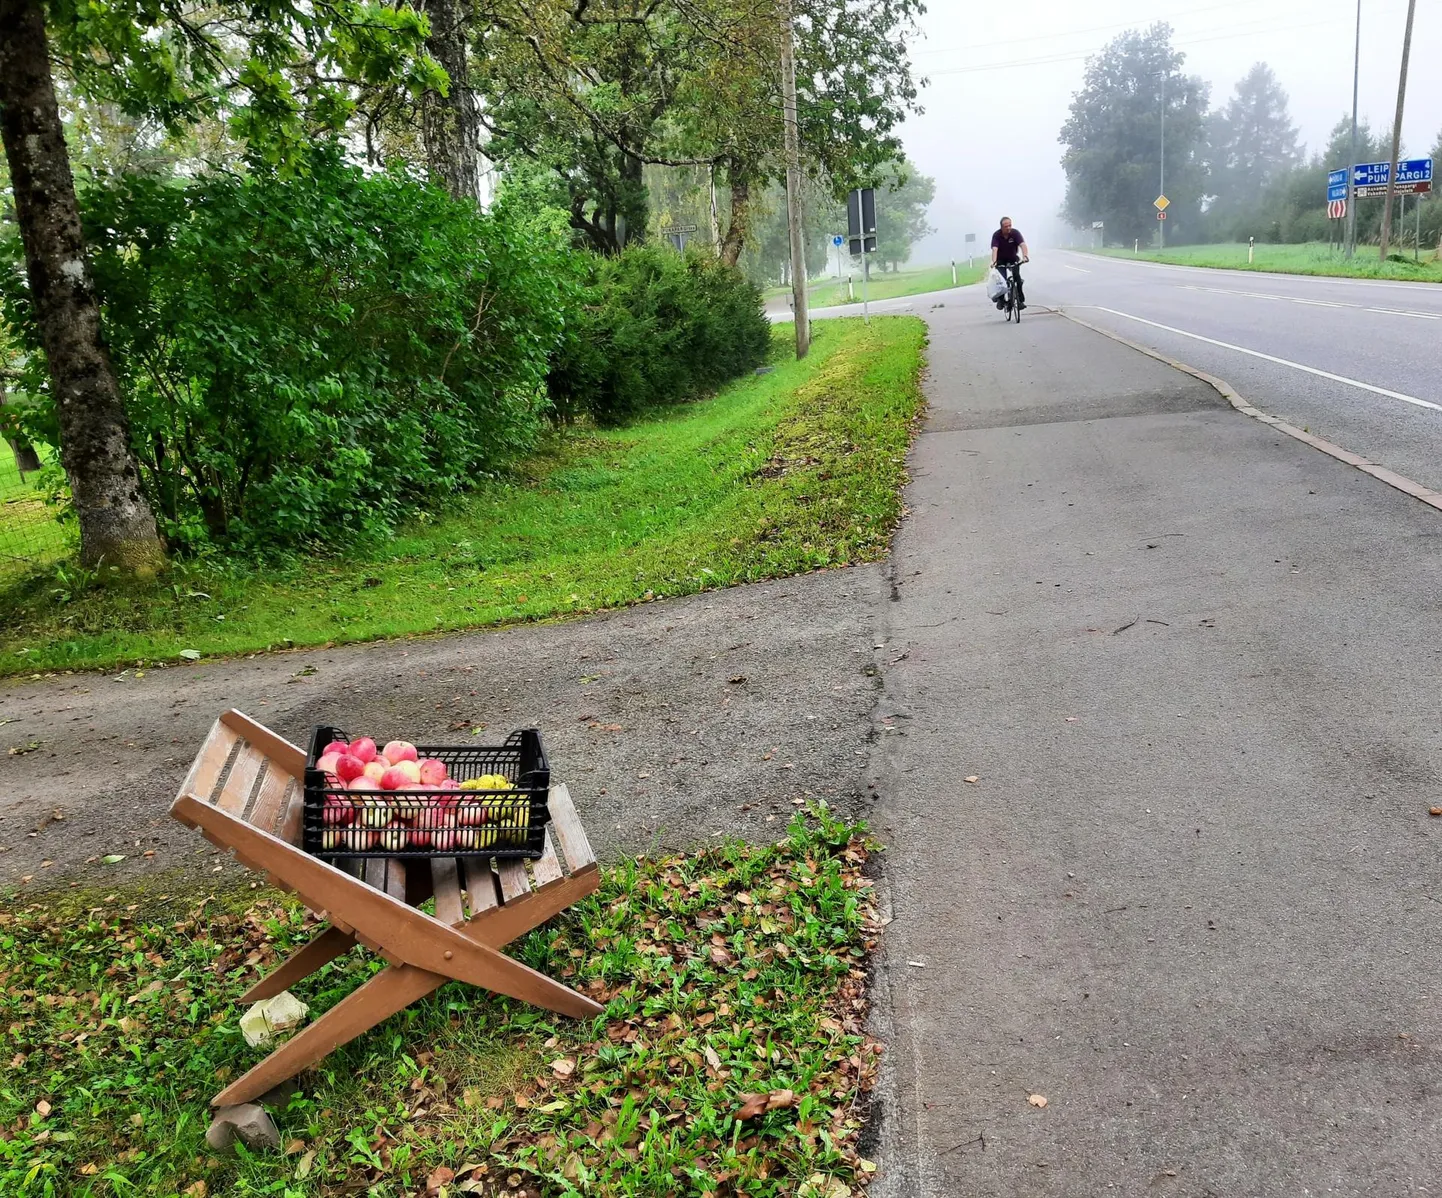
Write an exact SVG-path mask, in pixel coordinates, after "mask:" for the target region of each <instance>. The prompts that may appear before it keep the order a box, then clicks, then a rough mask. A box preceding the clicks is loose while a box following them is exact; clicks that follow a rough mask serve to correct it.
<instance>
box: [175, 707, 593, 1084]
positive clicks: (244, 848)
mask: <svg viewBox="0 0 1442 1198" xmlns="http://www.w3.org/2000/svg"><path fill="white" fill-rule="evenodd" d="M305 761H306V758H305V754H304V753H302V752H301V750H300V749H298V748H296V746H295V745H293V744H291V743H290V742H289V741H287V740H284V739H283V738H281V737H279V736H277V735H276V734H275V733H273V732H272V731H270V729H268V728H266V727H264V726H263V725H261V724H258V723H256V722H255V721H254V720H252V719H249V718H248V717H247V716H245V715H243V714H241V713H240V712H239V711H227V712H226V713H225V714H224V715H222V716H221V717H220V719H218V720H217V721H216V722H215V724H214V726H213V727H212V728H211V730H210V735H209V736H208V737H207V738H206V741H205V744H204V745H203V746H202V748H201V750H200V752H199V754H197V756H196V758H195V762H194V764H193V765H192V766H191V768H190V773H189V774H188V775H187V776H186V779H185V782H184V783H183V784H182V785H181V788H180V793H179V795H178V796H177V797H176V800H175V802H174V804H172V806H171V808H170V813H171V814H172V815H173V816H174V817H175V818H176V819H178V820H179V821H180V822H181V823H183V824H185V825H186V826H187V827H191V828H197V829H199V830H200V832H201V833H202V834H203V835H204V836H205V838H206V839H207V840H209V841H210V842H211V843H212V844H214V845H217V846H219V847H220V848H222V849H226V850H227V851H229V852H230V853H231V854H233V855H234V857H235V858H236V860H238V861H240V862H241V863H242V864H243V865H246V866H248V867H249V868H250V869H253V870H256V871H257V872H260V873H263V874H265V875H266V876H267V878H268V879H269V881H270V882H271V883H272V884H273V885H275V886H278V887H280V888H281V889H283V890H288V891H291V892H293V893H295V894H296V895H298V896H299V897H300V899H301V901H302V902H304V903H305V905H306V906H307V907H309V908H310V909H311V910H312V911H314V912H316V913H317V914H318V915H319V916H320V917H321V918H322V919H324V920H325V921H326V922H327V923H329V924H330V927H328V928H327V929H326V930H325V931H323V932H322V933H320V935H318V936H317V937H316V938H315V939H314V940H312V941H311V942H310V943H309V944H307V945H305V946H303V947H302V948H300V949H298V950H297V951H296V952H295V953H293V954H292V955H291V956H290V957H289V958H288V959H287V960H286V961H285V962H284V963H282V964H281V965H280V966H279V967H278V968H277V969H276V970H275V971H274V972H273V973H271V974H270V975H269V976H268V977H266V978H264V979H262V980H261V981H260V982H258V983H256V984H255V985H254V986H252V987H251V988H250V990H249V991H247V992H246V994H245V995H243V996H242V998H241V1001H242V1002H255V1001H257V1000H259V999H263V998H269V997H271V996H273V995H276V994H279V993H280V992H281V991H283V990H285V989H286V988H287V987H289V986H290V985H291V984H292V983H294V982H296V981H299V980H300V979H301V978H303V977H307V976H309V975H310V974H312V973H314V972H315V971H316V970H318V969H320V968H321V966H323V965H325V964H326V962H328V961H331V960H334V959H335V958H336V957H338V956H340V954H341V953H344V952H346V951H348V950H349V949H350V948H352V947H353V946H354V945H356V944H361V945H364V946H365V947H366V948H369V949H371V950H372V951H373V952H376V953H379V954H380V955H381V956H383V957H384V958H385V959H386V961H387V962H389V966H388V968H386V969H384V970H382V971H381V972H380V973H378V974H376V975H375V976H374V977H372V978H371V979H370V980H369V981H367V982H365V983H364V984H363V985H361V986H360V987H358V988H357V989H356V990H355V991H354V992H353V993H352V994H350V995H349V996H348V997H346V998H345V999H343V1000H341V1002H339V1003H337V1004H336V1005H335V1006H334V1007H332V1008H331V1009H330V1010H329V1011H327V1012H326V1013H325V1014H324V1015H322V1016H321V1017H320V1018H319V1019H317V1020H316V1021H315V1022H314V1023H312V1024H310V1025H309V1026H308V1027H306V1028H304V1029H303V1030H302V1031H300V1032H299V1033H297V1034H296V1035H295V1036H293V1037H292V1038H291V1039H290V1040H288V1041H287V1042H286V1043H284V1044H282V1045H281V1046H280V1047H278V1048H277V1049H276V1050H275V1051H274V1052H272V1053H271V1054H270V1055H269V1056H268V1057H266V1058H265V1060H263V1061H261V1062H260V1064H258V1065H256V1066H255V1067H254V1068H253V1069H251V1070H250V1071H249V1072H248V1073H246V1074H245V1076H243V1077H241V1078H239V1079H238V1080H237V1081H235V1082H233V1083H232V1084H231V1085H229V1086H227V1087H226V1088H225V1089H224V1090H222V1091H221V1092H220V1093H219V1094H217V1095H216V1096H215V1097H214V1098H212V1099H211V1105H212V1106H216V1107H224V1106H232V1105H234V1104H237V1103H242V1102H252V1101H254V1100H255V1099H256V1098H259V1097H260V1096H261V1095H262V1094H265V1093H266V1092H267V1091H269V1090H271V1089H273V1088H274V1087H275V1086H277V1085H279V1084H280V1083H281V1082H283V1081H286V1080H287V1079H289V1078H292V1077H294V1076H295V1075H296V1074H298V1073H300V1072H301V1071H302V1070H303V1069H306V1068H308V1067H309V1066H311V1065H313V1064H315V1063H316V1062H317V1061H319V1060H320V1059H321V1058H322V1057H324V1056H326V1055H327V1054H328V1053H330V1052H332V1051H333V1050H335V1049H336V1048H339V1047H340V1046H341V1045H342V1044H346V1043H349V1042H350V1041H351V1040H354V1039H355V1038H356V1037H357V1036H359V1035H361V1034H362V1033H363V1032H366V1031H369V1030H370V1029H371V1028H373V1027H375V1025H376V1024H378V1023H380V1022H381V1021H382V1020H384V1019H386V1018H388V1017H389V1016H391V1015H394V1014H395V1013H396V1012H397V1011H400V1010H402V1009H403V1008H405V1007H406V1006H408V1005H409V1004H410V1003H413V1002H415V1001H416V1000H417V999H419V998H423V997H425V995H427V994H430V993H431V992H432V991H433V990H435V989H437V988H438V987H440V986H442V985H444V984H445V983H446V982H448V981H450V980H452V979H457V980H459V981H464V982H470V983H471V984H472V985H475V986H481V987H484V988H485V989H488V990H493V991H495V992H496V993H497V994H505V995H509V996H510V997H511V998H516V999H520V1000H521V1001H522V1002H528V1003H531V1004H533V1005H535V1006H538V1007H544V1008H546V1009H547V1010H550V1011H557V1012H559V1013H561V1014H563V1015H571V1016H574V1017H575V1018H578V1019H581V1018H587V1017H591V1016H595V1015H599V1014H600V1013H601V1011H602V1009H603V1008H602V1007H601V1006H600V1004H598V1003H596V1002H593V1001H592V1000H591V999H589V998H586V997H585V996H584V995H581V994H577V993H576V992H575V991H574V990H571V989H570V988H568V987H566V986H563V985H561V983H560V982H557V981H554V980H552V979H551V978H548V977H546V975H545V974H542V973H537V972H536V971H535V970H533V969H528V968H527V967H526V966H524V965H522V964H521V963H520V962H519V961H515V960H513V959H512V958H510V957H507V956H506V955H504V954H503V953H501V952H500V951H499V950H500V949H501V948H502V947H503V946H505V945H507V944H509V943H510V942H511V941H512V940H515V939H516V938H517V937H518V936H522V935H524V934H525V933H526V932H529V931H530V930H531V929H532V928H535V927H538V926H540V925H541V924H543V923H545V922H546V920H548V919H550V918H551V917H552V916H554V915H557V914H559V913H560V912H561V911H564V910H565V909H566V908H567V907H569V906H570V905H571V904H572V903H575V902H576V901H578V900H579V899H581V898H584V897H585V896H586V895H588V894H590V893H592V892H593V891H594V890H595V889H596V887H597V886H598V885H600V872H599V870H598V869H597V867H596V857H595V854H594V853H593V852H592V851H591V845H590V842H589V841H588V840H587V839H586V833H585V830H584V829H583V828H582V827H581V821H580V820H579V819H578V818H577V816H576V809H575V807H574V806H573V805H572V803H571V796H570V794H569V793H568V792H567V790H566V788H565V787H564V786H561V785H556V786H553V787H552V788H551V791H550V797H549V800H548V806H549V807H550V812H551V824H550V827H549V828H548V829H547V832H546V839H545V851H544V853H543V855H542V856H541V857H540V858H539V859H538V860H536V861H533V862H531V869H530V871H529V873H528V872H527V869H526V863H525V862H524V861H515V860H493V859H490V858H474V857H473V858H467V859H464V860H461V859H457V858H454V857H445V858H435V859H433V860H431V861H414V860H413V861H410V862H404V861H400V860H386V859H370V860H366V861H364V862H363V863H358V864H361V865H363V870H362V872H363V876H362V877H355V876H353V875H351V874H349V873H346V872H345V871H344V870H342V869H338V868H336V866H334V865H331V864H329V863H327V862H325V861H322V860H320V859H319V858H317V857H312V856H310V855H309V854H308V853H305V852H303V851H302V850H301V848H300V847H299V846H300V833H301V817H302V811H303V809H304V799H303V787H304V777H305ZM552 832H554V833H555V839H556V840H558V841H559V842H560V847H561V853H562V854H563V855H564V857H565V863H564V865H563V864H562V860H561V857H560V856H558V855H557V853H556V848H555V845H554V844H553V842H552V838H551V833H552ZM463 892H464V893H463ZM432 897H434V899H435V912H436V913H435V915H434V916H431V915H427V914H425V912H423V911H419V910H417V907H418V906H419V905H420V904H421V903H423V902H425V901H426V899H428V898H432ZM467 899H469V912H468V911H467V903H466V901H465V900H467Z"/></svg>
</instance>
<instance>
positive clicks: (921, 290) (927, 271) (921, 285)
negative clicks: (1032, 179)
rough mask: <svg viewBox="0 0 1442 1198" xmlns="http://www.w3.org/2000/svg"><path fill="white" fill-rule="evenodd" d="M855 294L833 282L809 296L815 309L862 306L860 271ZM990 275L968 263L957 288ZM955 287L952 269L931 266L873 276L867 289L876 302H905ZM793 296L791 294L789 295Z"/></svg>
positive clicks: (959, 275) (960, 272) (840, 281)
mask: <svg viewBox="0 0 1442 1198" xmlns="http://www.w3.org/2000/svg"><path fill="white" fill-rule="evenodd" d="M855 273H856V278H855V281H854V283H853V285H852V290H853V291H854V293H855V297H856V298H855V299H854V300H852V299H850V298H848V297H849V295H850V294H851V292H849V291H848V290H847V286H846V280H845V279H833V280H831V281H830V282H828V283H817V284H813V285H812V287H811V290H810V291H809V292H808V293H807V296H808V299H809V300H810V302H811V306H812V307H813V308H833V307H840V306H842V305H845V304H848V303H856V304H860V303H861V275H860V272H859V271H857V272H855ZM985 274H986V267H985V266H984V265H982V264H981V263H980V262H977V263H975V264H974V265H973V266H971V267H967V266H966V265H965V264H964V263H962V264H959V265H958V266H957V268H956V285H957V286H959V287H965V286H967V285H968V284H971V283H977V282H980V281H981V279H982V278H983V277H984V276H985ZM950 286H952V282H951V267H950V266H928V267H925V268H924V269H922V270H901V271H897V272H896V273H895V274H880V273H877V272H876V271H873V272H872V275H871V282H870V283H869V284H868V286H867V295H868V297H869V298H870V299H873V300H884V299H901V298H902V297H904V296H908V295H924V294H925V293H927V292H928V291H945V290H946V289H947V288H948V287H950ZM786 294H788V295H789V294H790V292H786Z"/></svg>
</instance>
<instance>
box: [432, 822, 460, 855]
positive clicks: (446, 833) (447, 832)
mask: <svg viewBox="0 0 1442 1198" xmlns="http://www.w3.org/2000/svg"><path fill="white" fill-rule="evenodd" d="M430 836H431V848H433V849H435V850H436V852H438V853H452V852H455V848H456V830H455V829H454V828H437V829H436V830H435V831H434V832H432V833H431V834H430Z"/></svg>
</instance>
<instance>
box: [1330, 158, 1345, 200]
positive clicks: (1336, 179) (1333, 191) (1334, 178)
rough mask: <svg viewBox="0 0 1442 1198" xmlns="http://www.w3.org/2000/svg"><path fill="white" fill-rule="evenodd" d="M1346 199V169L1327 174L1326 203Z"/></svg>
mask: <svg viewBox="0 0 1442 1198" xmlns="http://www.w3.org/2000/svg"><path fill="white" fill-rule="evenodd" d="M1346 198H1347V168H1346V167H1345V166H1344V167H1342V169H1341V170H1335V171H1328V172H1327V202H1328V203H1331V202H1332V201H1333V200H1345V199H1346Z"/></svg>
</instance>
